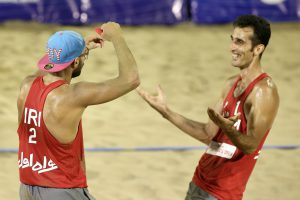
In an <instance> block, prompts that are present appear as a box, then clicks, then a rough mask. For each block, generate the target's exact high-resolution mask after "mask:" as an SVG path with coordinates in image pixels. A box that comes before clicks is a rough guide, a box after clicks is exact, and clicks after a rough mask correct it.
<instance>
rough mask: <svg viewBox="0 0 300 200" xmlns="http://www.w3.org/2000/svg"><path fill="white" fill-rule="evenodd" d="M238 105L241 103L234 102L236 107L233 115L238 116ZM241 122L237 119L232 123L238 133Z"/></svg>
mask: <svg viewBox="0 0 300 200" xmlns="http://www.w3.org/2000/svg"><path fill="white" fill-rule="evenodd" d="M240 103H241V101H238V102H236V107H235V110H234V115H237V114H238V111H239V106H240ZM241 122H242V120H241V119H238V120H237V121H236V122H235V123H234V125H233V126H234V127H235V128H236V130H238V131H239V130H240V126H241Z"/></svg>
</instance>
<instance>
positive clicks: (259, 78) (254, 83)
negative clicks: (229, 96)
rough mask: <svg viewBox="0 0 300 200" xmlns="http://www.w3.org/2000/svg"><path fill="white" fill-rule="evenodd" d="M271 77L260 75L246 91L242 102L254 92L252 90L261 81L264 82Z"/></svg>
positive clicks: (264, 74) (265, 74)
mask: <svg viewBox="0 0 300 200" xmlns="http://www.w3.org/2000/svg"><path fill="white" fill-rule="evenodd" d="M266 77H269V75H268V74H267V73H262V74H260V75H259V76H258V77H257V78H256V79H254V80H253V81H252V82H251V83H250V84H249V85H248V87H247V88H246V90H245V91H244V93H243V96H242V98H241V101H243V102H244V101H245V100H246V98H247V97H248V95H249V94H250V92H251V91H252V89H253V88H254V86H255V85H256V84H257V83H258V82H259V81H261V80H263V79H264V78H266Z"/></svg>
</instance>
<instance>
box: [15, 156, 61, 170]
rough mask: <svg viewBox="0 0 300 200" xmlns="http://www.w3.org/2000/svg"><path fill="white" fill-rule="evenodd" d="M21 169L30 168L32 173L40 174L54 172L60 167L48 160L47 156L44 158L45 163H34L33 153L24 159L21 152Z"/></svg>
mask: <svg viewBox="0 0 300 200" xmlns="http://www.w3.org/2000/svg"><path fill="white" fill-rule="evenodd" d="M18 163H19V168H22V169H24V168H27V167H30V168H31V170H32V171H34V172H35V171H37V172H38V173H39V174H41V173H44V172H48V171H52V170H54V169H57V168H58V166H57V165H56V164H55V163H54V162H53V161H52V160H51V159H50V160H48V159H47V157H46V156H44V158H43V163H40V162H38V161H35V163H34V155H33V153H31V154H30V155H29V159H28V158H24V153H23V152H21V158H20V160H18Z"/></svg>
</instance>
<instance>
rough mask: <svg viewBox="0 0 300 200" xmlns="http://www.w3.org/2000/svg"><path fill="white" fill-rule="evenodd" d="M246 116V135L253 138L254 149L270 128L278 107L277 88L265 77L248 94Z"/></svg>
mask: <svg viewBox="0 0 300 200" xmlns="http://www.w3.org/2000/svg"><path fill="white" fill-rule="evenodd" d="M250 95H251V96H249V97H250V98H248V99H247V102H246V105H247V103H249V104H250V109H249V112H248V113H246V118H247V135H248V136H250V137H251V138H252V139H253V143H254V147H253V148H254V149H256V147H257V146H258V145H259V143H260V141H261V140H262V138H263V137H264V135H265V133H266V132H267V131H268V130H269V129H270V128H271V126H272V124H273V121H274V119H275V117H276V114H277V110H278V107H279V95H278V92H277V88H276V86H275V85H274V83H272V82H271V81H270V79H267V80H266V81H264V82H262V83H260V84H259V85H258V86H257V87H256V88H255V90H254V92H253V93H252V94H250Z"/></svg>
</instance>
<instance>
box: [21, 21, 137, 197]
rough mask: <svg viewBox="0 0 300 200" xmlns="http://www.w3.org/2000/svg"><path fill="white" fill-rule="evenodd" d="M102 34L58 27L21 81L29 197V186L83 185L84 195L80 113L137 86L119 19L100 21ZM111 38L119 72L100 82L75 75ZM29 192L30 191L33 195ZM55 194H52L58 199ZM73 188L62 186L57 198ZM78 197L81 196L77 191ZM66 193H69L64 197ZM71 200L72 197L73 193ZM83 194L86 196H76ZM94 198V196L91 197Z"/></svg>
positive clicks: (24, 171)
mask: <svg viewBox="0 0 300 200" xmlns="http://www.w3.org/2000/svg"><path fill="white" fill-rule="evenodd" d="M101 28H102V30H103V32H102V34H101V35H97V36H89V37H87V38H85V40H84V39H83V37H82V36H81V35H80V34H79V33H76V32H73V31H59V32H56V33H55V34H53V35H52V36H51V37H50V38H49V40H48V43H47V54H46V55H45V56H44V57H43V58H42V59H41V60H40V61H39V63H38V67H39V70H38V71H37V72H36V73H35V74H33V75H30V76H27V77H26V78H25V79H24V81H23V82H22V83H21V87H20V93H19V96H18V102H17V104H18V114H19V115H18V116H19V117H18V119H19V128H18V133H19V154H18V157H19V171H20V181H21V190H20V197H21V199H23V197H24V196H27V195H29V196H31V197H32V198H33V199H36V198H41V199H43V197H42V196H35V195H39V194H43V192H41V193H35V194H33V193H32V192H30V191H34V189H32V188H31V187H34V188H36V187H37V189H38V190H44V189H43V187H47V188H48V187H49V188H52V189H54V190H51V191H57V190H55V189H57V188H73V189H74V190H72V191H73V193H74V194H75V193H76V194H78V191H77V189H78V188H82V190H79V191H80V195H79V196H82V197H83V196H86V193H87V192H86V188H87V182H86V172H85V158H84V147H83V129H82V121H81V118H82V115H83V113H84V110H85V109H86V108H87V107H88V106H91V105H97V104H102V103H106V102H109V101H112V100H114V99H116V98H118V97H120V96H122V95H124V94H126V93H128V92H129V91H131V90H133V89H134V88H136V87H137V86H138V84H139V76H138V70H137V65H136V62H135V59H134V57H133V55H132V53H131V51H130V49H129V48H128V46H127V43H126V41H125V39H124V38H123V36H122V32H121V28H120V26H119V25H118V24H117V23H113V22H108V23H105V24H103V25H102V26H101ZM104 41H109V42H112V44H113V46H114V48H115V51H116V56H117V58H118V61H119V62H118V68H119V74H118V76H117V77H115V78H112V79H108V80H105V81H100V82H87V81H80V82H77V83H74V84H72V83H71V80H72V79H73V78H75V77H77V76H79V75H80V73H81V71H82V69H83V66H84V64H85V62H86V60H87V57H88V54H89V51H90V50H93V49H96V48H98V47H102V45H103V42H104ZM29 193H30V194H29ZM56 194H57V193H56V192H55V195H54V193H52V195H54V196H52V197H53V198H52V199H55V198H56ZM68 195H69V191H67V190H61V191H60V192H59V195H58V196H59V197H60V198H62V199H69V198H67V197H69V196H68ZM75 196H78V195H75ZM65 197H66V198H65ZM72 199H73V198H72ZM75 199H85V198H75ZM90 199H91V198H90Z"/></svg>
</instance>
